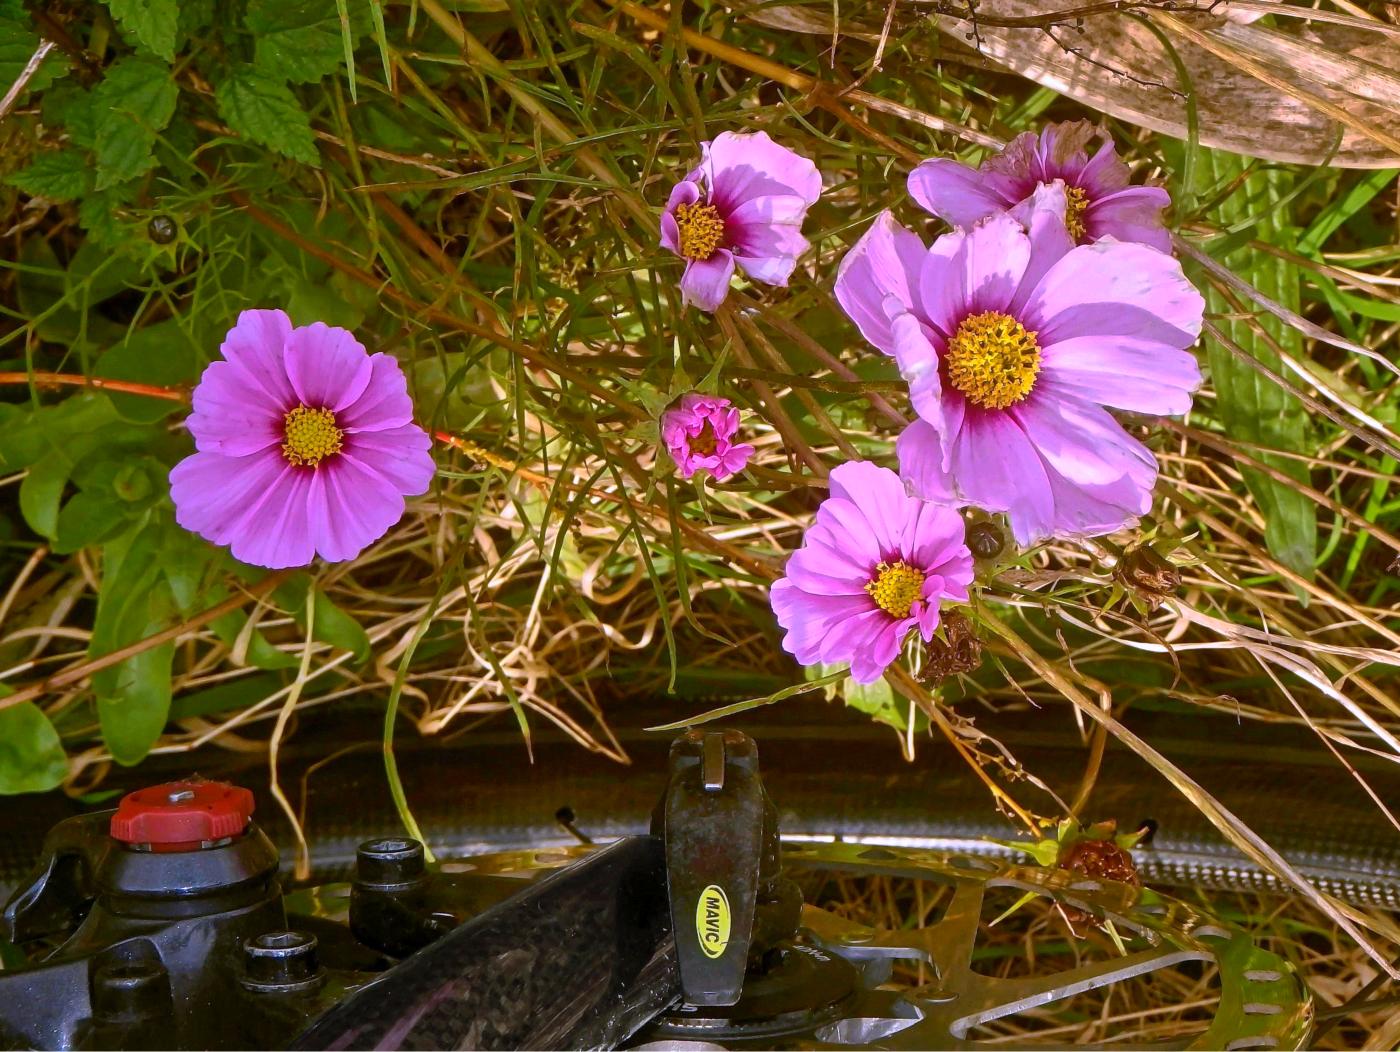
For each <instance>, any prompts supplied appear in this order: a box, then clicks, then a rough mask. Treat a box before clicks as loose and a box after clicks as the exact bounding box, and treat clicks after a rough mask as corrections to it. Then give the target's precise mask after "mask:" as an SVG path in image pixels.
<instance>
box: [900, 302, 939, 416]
mask: <svg viewBox="0 0 1400 1052" xmlns="http://www.w3.org/2000/svg"><path fill="white" fill-rule="evenodd" d="M890 331H891V333H892V335H893V336H894V360H895V364H896V365H898V366H899V375H900V376H902V377H904V379H905V381H906V382H907V383H908V384H909V401H910V403H911V404H912V405H913V406H914V412H916V413H918V414H919V416H921V417H923V418H924V419H925V420H927V421H928V422H929V423H931V424H933V425H934V426H935V427H937V428H938V430H939V431H940V432H941V431H943V430H944V422H943V380H942V377H941V376H940V375H939V371H938V365H939V361H940V360H941V359H942V357H943V354H944V350H945V348H944V345H943V340H942V338H941V337H940V336H938V335H936V334H934V333H933V332H932V331H931V330H930V329H928V328H927V327H925V326H923V325H921V324H919V321H918V319H917V318H915V317H914V315H912V314H901V315H900V316H899V317H897V318H895V319H894V321H893V322H892V323H891V325H890Z"/></svg>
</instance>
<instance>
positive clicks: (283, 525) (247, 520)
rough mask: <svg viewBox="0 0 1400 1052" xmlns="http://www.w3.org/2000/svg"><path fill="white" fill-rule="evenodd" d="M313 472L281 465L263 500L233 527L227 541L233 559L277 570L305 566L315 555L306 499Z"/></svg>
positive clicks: (308, 506)
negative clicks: (280, 471) (281, 467)
mask: <svg viewBox="0 0 1400 1052" xmlns="http://www.w3.org/2000/svg"><path fill="white" fill-rule="evenodd" d="M315 474H316V473H315V472H314V471H310V470H308V469H306V468H297V467H293V466H292V465H290V464H287V465H285V469H284V470H283V471H282V473H281V474H280V475H278V477H277V480H276V481H275V482H274V483H273V484H272V488H271V489H270V490H269V491H268V494H267V497H266V499H265V500H263V501H261V502H260V503H259V504H258V505H257V507H255V508H252V509H250V510H249V511H248V512H247V514H245V515H244V516H243V517H242V518H241V519H240V520H239V521H238V523H237V525H236V526H235V527H234V528H233V530H232V536H231V537H230V538H229V541H228V544H229V550H230V551H231V552H232V553H233V557H234V558H235V559H238V560H239V561H240V562H245V563H250V564H251V565H253V566H266V567H267V568H268V569H270V570H281V569H284V568H286V567H289V566H306V565H307V564H308V563H310V562H311V560H312V559H314V558H315V557H316V545H315V540H314V538H313V536H312V533H311V527H310V505H309V500H308V498H309V495H310V490H311V485H312V480H313V477H314V476H315Z"/></svg>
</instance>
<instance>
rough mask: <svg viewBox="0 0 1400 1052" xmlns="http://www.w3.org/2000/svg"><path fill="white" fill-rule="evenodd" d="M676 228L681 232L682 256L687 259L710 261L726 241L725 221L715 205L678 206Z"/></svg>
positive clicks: (697, 203)
mask: <svg viewBox="0 0 1400 1052" xmlns="http://www.w3.org/2000/svg"><path fill="white" fill-rule="evenodd" d="M676 226H678V227H680V231H681V238H680V242H681V255H682V256H684V257H685V258H686V259H697V260H703V259H709V258H710V257H711V256H713V255H714V254H715V250H716V249H718V248H719V246H720V242H721V241H723V240H724V220H723V219H721V218H720V217H719V209H717V208H716V207H715V206H714V205H702V204H700V203H699V202H698V201H697V202H696V203H695V204H693V205H677V206H676Z"/></svg>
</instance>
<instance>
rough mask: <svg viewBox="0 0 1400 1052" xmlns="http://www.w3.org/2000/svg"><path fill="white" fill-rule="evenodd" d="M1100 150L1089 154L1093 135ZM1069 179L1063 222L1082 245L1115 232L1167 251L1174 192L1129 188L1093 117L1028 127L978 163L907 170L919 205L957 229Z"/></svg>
mask: <svg viewBox="0 0 1400 1052" xmlns="http://www.w3.org/2000/svg"><path fill="white" fill-rule="evenodd" d="M1096 138H1097V139H1098V140H1099V142H1100V145H1099V149H1098V152H1097V153H1095V154H1094V155H1093V156H1092V157H1090V156H1089V152H1088V147H1089V144H1090V142H1092V141H1093V140H1094V139H1096ZM1056 179H1062V180H1064V184H1065V193H1066V197H1067V204H1068V207H1067V209H1066V213H1065V224H1066V225H1067V226H1068V227H1069V232H1070V236H1071V237H1073V238H1074V240H1075V241H1076V242H1077V243H1080V244H1084V243H1087V242H1090V241H1097V240H1098V239H1099V238H1101V237H1114V238H1117V239H1118V240H1119V241H1138V242H1141V243H1142V244H1144V245H1151V246H1152V247H1153V248H1155V249H1158V250H1159V251H1162V252H1170V251H1171V248H1172V241H1171V235H1170V234H1169V233H1167V230H1166V228H1165V227H1164V226H1163V225H1162V210H1163V209H1164V208H1166V207H1167V206H1168V205H1169V204H1171V197H1170V196H1169V195H1168V194H1167V192H1166V191H1165V190H1163V189H1162V188H1161V187H1159V186H1129V185H1128V179H1129V173H1128V166H1127V165H1126V164H1124V163H1123V162H1122V161H1120V160H1119V159H1118V152H1117V151H1116V150H1115V149H1114V146H1113V139H1112V138H1111V137H1110V136H1109V134H1108V132H1107V130H1106V129H1104V128H1098V127H1095V126H1094V125H1092V124H1090V123H1089V122H1088V121H1068V122H1066V123H1063V124H1051V125H1047V126H1046V127H1045V129H1044V130H1043V131H1041V133H1040V135H1039V136H1038V137H1037V136H1036V135H1035V133H1034V132H1024V133H1022V134H1020V135H1018V136H1016V138H1014V139H1012V140H1011V141H1010V142H1009V143H1007V144H1006V148H1005V149H1004V150H1002V152H1001V153H1000V154H997V155H996V156H994V157H989V158H987V159H986V160H985V161H983V162H982V166H981V167H980V168H975V169H974V168H969V167H968V166H967V165H965V164H959V163H958V162H957V161H951V160H946V159H944V158H934V159H933V160H928V161H924V162H923V163H922V164H920V165H919V166H918V167H917V168H915V169H914V170H913V171H912V172H910V173H909V193H910V194H911V195H912V196H913V198H914V200H915V201H917V202H918V203H919V204H920V205H922V206H923V207H924V208H926V209H927V210H928V211H930V212H932V213H933V214H934V215H936V216H938V217H939V218H941V219H945V220H947V221H948V222H949V223H951V224H953V225H954V226H962V227H968V226H971V225H972V224H973V223H975V222H977V221H978V220H979V219H985V218H986V217H987V216H990V215H997V214H998V213H1001V212H1006V211H1009V210H1011V209H1013V208H1015V207H1016V206H1017V205H1019V204H1021V203H1022V202H1025V201H1027V200H1028V199H1029V198H1030V197H1031V196H1032V195H1033V194H1034V193H1035V190H1036V188H1037V187H1038V186H1045V185H1047V184H1049V183H1053V182H1054V181H1055V180H1056Z"/></svg>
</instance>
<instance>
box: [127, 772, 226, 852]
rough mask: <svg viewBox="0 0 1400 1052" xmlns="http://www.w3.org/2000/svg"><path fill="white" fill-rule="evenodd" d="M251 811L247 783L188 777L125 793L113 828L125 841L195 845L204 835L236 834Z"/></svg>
mask: <svg viewBox="0 0 1400 1052" xmlns="http://www.w3.org/2000/svg"><path fill="white" fill-rule="evenodd" d="M252 814H253V794H252V793H250V792H249V791H248V790H247V789H244V788H242V787H240V786H237V785H229V784H228V783H227V782H206V781H204V780H203V779H202V778H190V779H187V780H185V781H182V782H166V783H165V784H164V785H153V786H151V787H150V788H149V789H138V790H137V791H136V792H134V793H128V794H127V795H126V796H124V797H122V802H121V804H120V805H119V806H118V807H117V813H116V814H114V815H113V816H112V829H111V832H112V836H113V837H114V838H115V839H117V840H120V841H121V842H122V843H124V844H149V845H150V846H151V850H152V851H195V850H198V848H199V847H200V845H201V844H202V843H204V842H205V841H209V840H222V839H224V838H225V837H231V836H238V835H239V834H240V833H242V832H243V831H244V830H245V829H247V828H248V819H249V818H250V817H251V816H252Z"/></svg>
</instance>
